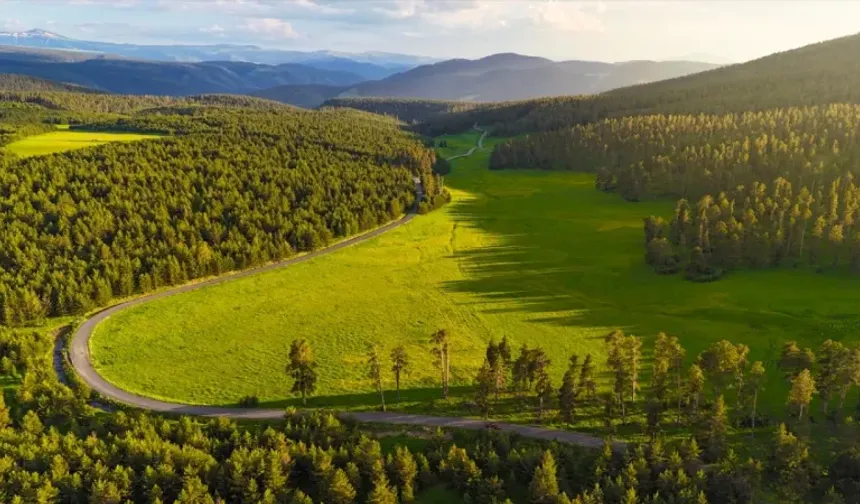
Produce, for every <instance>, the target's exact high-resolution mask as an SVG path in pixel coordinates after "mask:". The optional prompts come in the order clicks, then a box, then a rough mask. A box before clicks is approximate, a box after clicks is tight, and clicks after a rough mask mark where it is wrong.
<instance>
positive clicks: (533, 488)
mask: <svg viewBox="0 0 860 504" xmlns="http://www.w3.org/2000/svg"><path fill="white" fill-rule="evenodd" d="M558 495H559V492H558V469H557V466H556V463H555V458H554V457H553V456H552V452H550V451H549V450H546V451H545V452H544V454H543V457H542V458H541V462H540V464H539V465H538V466H537V467H535V472H534V476H533V477H532V481H531V483H530V484H529V502H530V503H532V504H555V503H556V502H557V499H558Z"/></svg>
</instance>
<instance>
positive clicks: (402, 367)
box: [391, 345, 409, 401]
mask: <svg viewBox="0 0 860 504" xmlns="http://www.w3.org/2000/svg"><path fill="white" fill-rule="evenodd" d="M391 372H392V373H394V384H395V386H396V387H397V400H398V401H399V400H400V378H401V376H403V375H404V374H406V373H408V372H409V355H408V354H407V353H406V348H405V347H404V346H403V345H399V346H398V347H396V348H395V349H394V350H392V351H391Z"/></svg>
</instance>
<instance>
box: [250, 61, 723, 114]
mask: <svg viewBox="0 0 860 504" xmlns="http://www.w3.org/2000/svg"><path fill="white" fill-rule="evenodd" d="M718 66H719V65H716V64H713V63H701V62H695V61H628V62H623V63H603V62H597V61H562V62H555V61H551V60H548V59H545V58H536V57H532V56H522V55H519V54H510V53H508V54H495V55H492V56H487V57H486V58H482V59H478V60H466V59H454V60H448V61H443V62H440V63H435V64H431V65H423V66H419V67H417V68H413V69H411V70H408V71H405V72H402V73H398V74H394V75H391V76H390V77H386V78H384V79H381V80H378V81H369V82H362V83H360V84H356V85H347V86H328V87H326V86H319V85H314V86H311V87H304V86H295V85H287V86H282V87H276V88H273V89H266V90H262V91H259V92H257V93H254V95H255V96H259V97H262V98H269V99H273V100H278V101H283V102H285V103H291V104H293V105H298V106H305V107H307V106H314V105H319V104H320V103H321V102H320V101H319V100H322V99H330V98H336V97H340V98H343V97H358V96H361V97H397V98H422V99H431V100H467V101H481V102H490V101H510V100H524V99H530V98H540V97H545V96H560V95H579V94H595V93H600V92H603V91H608V90H610V89H615V88H619V87H625V86H631V85H635V84H644V83H648V82H654V81H659V80H664V79H671V78H675V77H680V76H683V75H688V74H692V73H697V72H703V71H706V70H711V69H714V68H717V67H718Z"/></svg>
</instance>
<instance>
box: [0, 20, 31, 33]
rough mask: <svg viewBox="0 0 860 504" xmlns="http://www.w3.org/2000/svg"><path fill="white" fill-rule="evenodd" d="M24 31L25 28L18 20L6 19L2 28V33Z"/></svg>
mask: <svg viewBox="0 0 860 504" xmlns="http://www.w3.org/2000/svg"><path fill="white" fill-rule="evenodd" d="M26 29H27V26H26V25H24V23H22V22H21V21H20V20H18V19H7V20H6V21H4V22H3V26H2V30H3V31H4V32H22V31H24V30H26Z"/></svg>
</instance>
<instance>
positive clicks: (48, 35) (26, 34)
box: [0, 28, 66, 40]
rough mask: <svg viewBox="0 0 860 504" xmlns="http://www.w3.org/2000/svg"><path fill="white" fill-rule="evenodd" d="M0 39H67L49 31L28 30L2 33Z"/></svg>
mask: <svg viewBox="0 0 860 504" xmlns="http://www.w3.org/2000/svg"><path fill="white" fill-rule="evenodd" d="M0 37H15V38H31V39H35V38H41V39H51V40H63V39H65V38H66V37H64V36H62V35H57V34H56V33H53V32H49V31H47V30H40V29H38V28H37V29H34V30H27V31H23V32H0Z"/></svg>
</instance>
